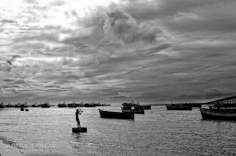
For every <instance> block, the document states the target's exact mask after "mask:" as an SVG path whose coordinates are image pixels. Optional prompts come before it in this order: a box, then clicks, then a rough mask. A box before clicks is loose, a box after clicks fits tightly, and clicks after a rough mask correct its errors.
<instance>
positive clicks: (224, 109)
mask: <svg viewBox="0 0 236 156" xmlns="http://www.w3.org/2000/svg"><path fill="white" fill-rule="evenodd" d="M205 104H207V105H208V108H207V107H206V108H204V106H206V105H202V107H200V112H201V115H202V118H203V119H215V120H236V96H233V97H228V98H223V99H219V100H215V101H211V102H208V103H205Z"/></svg>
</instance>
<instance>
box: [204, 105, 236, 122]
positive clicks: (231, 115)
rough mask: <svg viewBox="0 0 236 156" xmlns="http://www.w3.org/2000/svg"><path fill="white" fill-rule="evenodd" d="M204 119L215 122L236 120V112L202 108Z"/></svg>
mask: <svg viewBox="0 0 236 156" xmlns="http://www.w3.org/2000/svg"><path fill="white" fill-rule="evenodd" d="M200 112H201V115H202V118H203V119H214V120H236V111H235V110H220V109H219V110H217V109H211V108H200Z"/></svg>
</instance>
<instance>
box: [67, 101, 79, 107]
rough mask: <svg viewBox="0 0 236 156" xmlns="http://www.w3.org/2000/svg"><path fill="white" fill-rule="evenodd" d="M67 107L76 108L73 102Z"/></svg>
mask: <svg viewBox="0 0 236 156" xmlns="http://www.w3.org/2000/svg"><path fill="white" fill-rule="evenodd" d="M67 106H68V108H75V107H77V105H76V103H75V102H72V103H69V104H68V105H67Z"/></svg>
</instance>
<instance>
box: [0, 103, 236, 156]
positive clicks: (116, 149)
mask: <svg viewBox="0 0 236 156" xmlns="http://www.w3.org/2000/svg"><path fill="white" fill-rule="evenodd" d="M102 109H107V110H108V109H110V110H120V107H118V106H111V107H105V108H102ZM29 110H30V111H29V112H21V111H20V110H19V109H13V108H8V109H4V110H2V111H1V112H0V140H2V141H3V142H4V143H6V144H9V145H14V147H15V148H17V149H20V150H22V149H23V150H22V151H23V152H24V153H26V154H27V153H35V154H38V153H54V154H55V153H57V154H58V155H59V154H64V155H88V154H90V155H230V154H236V145H235V142H236V133H235V132H236V131H235V128H236V122H234V121H214V120H213V121H212V120H202V118H201V114H200V112H199V110H198V108H194V109H193V110H192V111H167V110H166V108H165V107H163V106H160V107H159V106H158V107H152V110H146V111H145V114H144V115H142V114H141V115H138V114H137V115H135V120H118V119H102V118H100V117H99V112H98V108H83V110H84V112H83V114H82V115H81V116H80V120H81V124H82V126H85V127H87V128H88V132H87V133H81V134H75V133H72V127H76V121H75V109H69V108H56V107H55V108H48V109H42V108H29Z"/></svg>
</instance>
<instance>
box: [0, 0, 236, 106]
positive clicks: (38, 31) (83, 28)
mask: <svg viewBox="0 0 236 156" xmlns="http://www.w3.org/2000/svg"><path fill="white" fill-rule="evenodd" d="M235 8H236V2H235V1H234V0H224V1H220V0H204V1H199V0H191V1H190V0H142V1H141V0H99V1H98V0H90V1H88V0H7V1H0V101H2V102H40V101H41V102H44V101H58V102H60V101H78V102H81V101H84V102H91V101H95V102H99V101H100V102H104V103H123V102H129V101H131V100H133V101H134V102H140V103H170V101H171V100H172V101H173V102H207V101H209V100H214V99H218V98H221V97H227V96H231V95H235V94H236V89H235V85H236V61H235V58H236V51H235V48H236V16H235V15H236V9H235Z"/></svg>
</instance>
